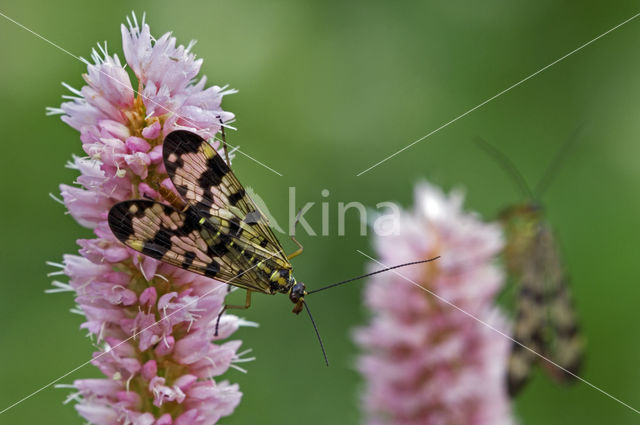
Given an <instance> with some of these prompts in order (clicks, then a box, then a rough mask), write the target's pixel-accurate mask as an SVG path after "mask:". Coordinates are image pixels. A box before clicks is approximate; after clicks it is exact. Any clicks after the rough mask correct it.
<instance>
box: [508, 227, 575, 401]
mask: <svg viewBox="0 0 640 425" xmlns="http://www.w3.org/2000/svg"><path fill="white" fill-rule="evenodd" d="M532 244H533V245H532V247H531V249H530V250H528V252H527V256H526V258H524V259H523V262H522V269H521V275H520V280H521V285H520V291H519V294H518V299H517V305H516V320H515V326H514V335H513V337H514V339H515V340H516V341H518V342H520V343H522V344H523V345H525V346H527V347H529V348H530V349H531V350H533V351H535V352H537V353H539V354H542V355H543V356H545V357H547V358H549V359H550V360H552V361H553V362H555V363H556V364H558V365H560V366H562V367H563V368H565V369H567V370H568V371H570V372H572V373H577V371H578V369H579V366H580V363H581V360H582V355H583V347H582V340H581V338H580V335H579V334H578V326H577V320H576V317H575V313H574V310H573V306H572V302H571V299H570V295H569V291H568V286H567V282H566V275H565V273H564V270H563V267H562V264H561V262H560V257H559V255H558V252H557V249H556V245H555V241H554V239H553V234H552V232H551V229H550V228H549V227H548V226H547V225H545V224H544V223H540V224H539V226H538V231H537V232H536V235H535V238H534V240H533V241H532ZM538 360H539V361H540V362H541V364H542V365H543V366H544V367H545V369H546V370H547V371H548V372H549V374H550V375H551V376H552V377H553V378H554V379H556V380H558V381H567V380H569V379H571V378H573V377H572V376H571V375H570V374H567V373H566V372H564V371H562V370H560V369H558V368H557V367H555V366H554V365H552V364H549V363H548V362H545V361H544V360H541V359H539V358H538V356H537V355H536V354H534V353H532V352H531V351H529V350H527V349H526V348H524V347H522V346H520V345H519V344H515V343H514V344H513V347H512V351H511V357H510V358H509V368H508V388H509V393H510V394H511V396H515V395H516V394H517V393H518V392H519V391H520V389H521V388H522V387H523V386H524V385H525V384H526V382H527V380H528V378H529V376H530V374H531V369H532V367H533V364H534V363H535V362H536V361H538Z"/></svg>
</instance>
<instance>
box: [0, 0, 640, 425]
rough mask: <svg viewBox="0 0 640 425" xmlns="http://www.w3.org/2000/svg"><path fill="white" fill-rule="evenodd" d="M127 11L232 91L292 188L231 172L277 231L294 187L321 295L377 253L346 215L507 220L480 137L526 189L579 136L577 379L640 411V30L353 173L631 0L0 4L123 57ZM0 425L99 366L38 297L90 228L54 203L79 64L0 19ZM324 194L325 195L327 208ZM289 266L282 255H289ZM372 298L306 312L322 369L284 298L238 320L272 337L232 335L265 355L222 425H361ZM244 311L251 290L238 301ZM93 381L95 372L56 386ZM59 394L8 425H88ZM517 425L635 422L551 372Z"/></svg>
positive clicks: (625, 31) (613, 21)
mask: <svg viewBox="0 0 640 425" xmlns="http://www.w3.org/2000/svg"><path fill="white" fill-rule="evenodd" d="M132 7H133V8H134V9H135V10H136V12H138V13H139V14H141V13H142V12H143V11H146V12H147V20H148V22H149V23H150V25H151V30H152V33H153V34H154V35H156V36H159V35H161V34H162V33H164V32H166V31H173V32H174V34H175V35H176V36H177V37H178V40H179V42H181V43H183V44H186V43H187V42H188V41H189V40H190V39H197V40H199V43H198V44H197V46H196V48H195V51H196V53H197V54H198V55H199V56H200V57H202V58H204V59H205V62H204V66H203V69H202V71H203V72H204V73H205V74H206V75H207V76H208V77H209V81H210V82H211V83H216V84H225V83H228V84H230V85H231V86H232V87H235V88H238V89H239V90H240V93H239V94H236V95H233V96H230V97H228V98H226V99H225V103H224V104H223V105H224V107H225V109H227V110H230V111H232V112H234V113H235V114H237V117H238V120H237V123H236V125H237V126H238V131H237V132H235V133H233V134H230V139H231V140H230V141H231V143H233V144H238V145H240V146H241V147H242V149H243V150H244V151H246V152H248V153H250V154H251V155H252V156H254V157H255V158H257V159H259V160H260V161H262V162H264V163H266V164H268V165H269V166H270V167H272V168H274V169H276V170H278V171H279V172H280V173H282V174H283V177H280V176H278V175H276V174H273V173H271V172H269V171H268V170H266V169H265V168H262V167H261V166H259V165H257V164H256V163H254V162H251V161H250V160H248V159H246V158H244V157H239V158H237V160H236V161H235V163H234V168H235V170H236V173H237V174H238V175H239V176H240V179H241V180H242V181H243V182H244V183H245V184H246V185H248V186H252V187H253V188H254V189H255V191H256V192H257V193H258V194H260V195H261V196H262V198H263V199H265V201H266V202H267V203H268V205H269V208H270V210H271V212H272V213H273V214H274V215H275V217H276V218H277V219H278V220H279V221H280V223H286V220H287V213H288V188H289V187H290V186H295V187H296V196H297V200H296V201H297V204H298V206H301V205H303V204H304V203H306V202H316V205H315V207H313V208H312V209H311V212H310V213H309V214H308V215H307V217H308V220H309V222H310V223H311V224H312V225H313V226H314V227H315V228H316V229H317V230H318V229H319V228H320V222H321V221H320V220H321V219H320V216H321V214H320V207H319V205H318V204H319V203H320V202H322V201H323V200H325V201H327V202H329V204H330V211H331V214H332V216H331V218H330V223H331V225H332V226H334V227H333V229H331V235H330V236H325V237H321V236H316V237H311V236H306V235H302V236H301V237H300V240H301V241H302V242H303V243H304V244H305V248H306V251H305V254H304V255H303V256H301V257H298V258H296V260H295V261H294V267H295V269H296V275H297V277H298V279H300V280H303V281H305V282H306V283H307V285H308V286H310V287H312V288H313V287H318V286H320V285H323V284H326V283H330V282H333V281H336V280H339V279H343V278H346V277H351V276H353V275H356V274H359V273H361V272H363V270H364V269H365V265H366V260H365V259H364V258H363V257H362V256H361V255H360V254H358V253H356V249H361V250H364V251H365V252H368V253H371V248H370V240H369V239H368V238H367V237H362V236H359V235H358V231H357V229H358V222H357V219H356V216H355V214H352V215H350V216H349V219H348V221H347V229H348V230H347V234H346V235H345V236H342V237H340V236H337V235H336V233H337V232H336V227H335V226H336V214H337V203H338V202H340V201H342V202H350V201H359V202H362V203H364V204H365V205H369V206H372V207H373V206H375V204H376V203H378V202H382V201H388V200H393V201H399V202H401V203H402V204H403V205H405V206H407V205H410V204H411V202H412V190H413V185H414V183H415V182H417V181H419V180H420V179H425V178H426V179H429V180H430V181H432V182H434V183H436V184H438V185H441V186H443V187H445V188H447V189H449V188H452V187H457V186H462V187H465V188H466V190H467V202H466V205H467V207H468V208H470V209H473V210H476V211H479V212H480V213H481V214H482V215H483V216H484V217H488V218H491V217H495V215H496V214H497V211H499V209H500V208H502V207H503V206H505V205H507V204H509V203H514V202H516V201H518V200H520V199H521V196H520V194H519V193H518V192H517V191H516V190H515V189H514V185H513V183H512V181H510V180H509V178H508V177H507V176H506V175H505V174H504V173H503V171H502V170H501V169H500V168H499V167H498V166H497V165H496V163H495V162H494V161H493V160H492V159H491V158H489V157H488V156H487V155H486V154H485V153H483V152H482V151H480V150H479V149H478V148H477V147H476V146H475V145H474V144H473V143H472V140H473V138H474V137H475V136H478V135H481V136H483V137H484V138H486V139H487V140H489V141H491V142H492V143H494V144H495V145H497V146H498V147H499V148H500V149H501V150H503V151H504V152H505V153H506V154H507V155H508V156H509V157H510V158H512V160H513V161H514V162H515V163H516V164H517V166H518V168H519V169H520V171H521V172H522V174H523V175H524V176H525V178H526V179H527V180H528V181H529V182H530V184H532V185H533V184H535V182H536V181H537V180H538V179H539V178H540V177H541V176H542V175H543V174H544V171H545V169H546V167H547V166H548V164H549V162H550V161H551V159H552V158H553V155H554V153H555V152H556V151H557V149H558V147H559V146H560V145H561V144H562V142H563V141H564V140H566V139H567V137H568V136H569V135H570V134H571V133H572V132H573V131H574V130H575V129H576V127H578V126H579V125H581V124H582V123H584V124H585V126H584V129H583V131H582V133H581V136H580V138H579V140H578V141H577V143H576V144H575V145H574V147H573V148H572V150H571V152H570V154H569V156H568V157H567V158H566V160H565V161H564V162H563V164H562V167H561V169H560V171H559V172H558V173H557V174H556V175H555V176H554V180H553V183H552V185H551V187H550V188H549V190H548V191H547V193H546V194H545V196H544V204H545V206H546V211H547V216H548V219H549V221H550V222H551V223H552V224H553V226H554V228H555V229H556V230H557V232H558V235H559V236H558V237H559V239H560V242H561V249H562V252H563V255H564V258H565V260H566V263H567V268H568V270H569V273H570V275H571V278H572V285H573V291H574V293H575V299H576V302H577V306H578V311H579V315H580V316H581V321H582V326H583V329H584V333H585V334H586V337H587V339H588V353H587V359H586V365H585V369H584V371H583V375H582V376H583V377H584V378H585V379H587V380H588V381H590V382H592V383H593V384H594V385H596V386H598V387H600V388H602V389H603V390H605V391H607V392H610V393H611V394H613V395H614V396H616V397H619V398H620V399H621V400H623V401H625V402H627V403H629V404H630V405H631V406H634V407H636V408H640V368H639V367H638V363H637V361H638V358H639V357H640V337H639V336H638V331H637V329H638V318H639V315H638V304H639V301H640V285H639V276H640V262H639V261H638V258H637V257H638V252H639V248H640V241H639V239H638V236H640V232H639V231H638V217H639V215H640V198H639V197H638V187H639V185H640V167H639V166H638V158H639V157H640V144H639V143H638V134H639V133H640V120H639V119H638V118H639V113H640V54H639V53H640V52H639V49H638V48H639V47H640V18H639V19H638V20H635V21H632V22H630V23H629V24H627V25H625V26H623V27H622V28H620V29H618V30H616V31H614V32H612V33H611V34H609V35H607V36H605V37H603V38H602V39H600V40H598V41H596V42H595V43H593V44H592V45H590V46H587V47H586V48H585V49H583V50H581V51H579V52H577V53H576V54H574V55H572V56H570V57H569V58H567V59H566V60H564V61H562V62H560V63H558V64H557V65H555V66H553V67H551V68H549V69H548V70H546V71H545V72H543V73H541V74H540V75H537V76H535V77H533V78H531V79H530V80H528V81H526V82H525V83H524V84H522V86H519V87H517V88H515V89H514V90H512V91H510V92H509V93H507V94H505V95H503V96H501V97H499V98H498V99H496V100H495V101H492V102H491V103H489V104H487V105H486V106H483V107H482V108H480V109H478V110H476V111H475V112H473V113H471V114H470V115H468V116H466V117H464V118H462V119H460V120H459V121H457V122H455V123H454V124H452V125H451V126H449V127H447V128H445V129H443V130H442V131H440V132H438V133H437V134H435V135H433V136H431V137H430V138H428V139H426V140H424V141H422V142H420V143H419V144H417V145H416V146H414V147H412V148H410V149H409V150H407V151H405V152H403V153H401V154H399V155H398V156H396V157H395V158H393V159H391V160H389V161H387V162H385V163H384V164H382V165H381V166H379V167H377V168H375V169H374V170H372V171H370V172H368V173H366V174H364V175H362V176H361V177H356V174H357V173H358V172H360V171H362V170H364V169H365V168H367V167H369V166H370V165H372V164H374V163H375V162H377V161H379V160H381V159H382V158H384V157H385V156H387V155H389V154H391V153H393V152H395V151H396V150H398V149H400V148H402V147H404V146H406V145H407V144H409V143H410V142H412V141H413V140H415V139H417V138H419V137H421V136H423V135H424V134H426V133H428V132H430V131H432V130H434V129H436V128H437V127H439V126H441V125H442V124H444V123H445V122H447V121H449V120H451V119H453V118H455V117H456V116H458V115H460V114H461V113H463V112H464V111H466V110H468V109H470V108H471V107H473V106H475V105H477V104H479V103H481V102H482V101H484V100H485V99H487V98H489V97H491V96H493V95H495V94H496V93H498V92H500V91H502V90H503V89H505V88H507V87H508V86H510V85H511V84H513V83H515V82H517V81H520V80H521V79H522V78H524V77H526V76H527V75H529V74H531V73H533V72H535V71H537V70H538V69H540V68H542V67H543V66H545V65H547V64H549V63H551V62H553V61H554V60H555V59H557V58H559V57H561V56H563V55H565V54H566V53H568V52H570V51H571V50H573V49H575V48H576V47H578V46H580V45H582V44H583V43H585V42H587V41H588V40H591V39H593V38H594V37H596V36H597V35H599V34H601V33H603V32H605V31H607V30H608V29H610V28H612V27H614V26H615V25H617V24H619V23H620V22H622V21H624V20H625V19H627V18H629V17H631V16H633V15H634V14H635V13H638V12H640V5H639V4H638V3H637V2H633V1H610V2H598V1H552V0H539V1H535V2H531V1H514V0H487V1H483V2H458V1H447V0H442V1H429V2H415V3H409V2H380V1H371V0H368V1H358V2H341V1H340V2H339V1H330V0H325V1H317V2H309V1H294V0H291V1H278V0H276V1H270V2H261V1H255V2H244V1H193V2H188V4H184V5H183V4H181V3H178V2H166V1H157V2H146V1H145V2H137V3H136V4H135V5H133V6H132V5H131V2H124V1H118V2H84V1H75V2H65V3H64V4H63V3H60V2H48V1H37V2H22V3H20V4H18V3H17V2H16V3H12V4H7V3H6V2H5V3H3V5H2V6H1V7H0V11H1V12H2V13H4V14H6V15H8V16H10V17H12V18H13V19H15V20H17V21H18V22H21V23H22V24H24V25H25V26H27V27H29V28H31V29H33V30H34V31H36V32H38V33H40V34H42V35H43V36H44V37H46V38H48V39H50V40H51V41H53V42H55V43H57V44H59V45H60V46H62V47H63V48H65V49H67V50H68V51H70V52H72V53H73V54H75V55H79V56H85V57H87V56H88V55H89V51H90V49H91V48H92V47H94V46H95V43H96V42H98V41H103V40H107V41H108V44H109V47H110V51H111V52H112V53H113V52H117V53H118V54H120V56H121V57H122V55H121V42H120V30H119V25H120V23H121V22H123V21H124V19H125V17H126V16H127V15H128V14H129V13H130V11H131V9H132ZM0 39H1V40H2V43H1V45H0V58H2V59H1V61H2V62H1V66H0V94H1V96H2V102H1V103H0V124H1V126H0V129H1V137H0V146H1V148H2V150H1V151H0V158H2V166H1V167H0V173H1V174H0V196H1V199H2V208H1V209H0V226H1V227H0V237H1V238H2V240H1V243H0V285H1V290H2V293H1V296H0V323H1V326H0V344H1V346H0V409H2V408H4V407H6V406H8V405H9V404H11V403H13V402H14V401H17V400H18V399H20V398H21V397H23V396H25V395H27V394H29V393H31V392H32V391H34V390H36V389H37V388H39V387H41V386H43V385H45V384H46V383H48V382H50V381H51V380H53V379H55V378H57V377H58V376H60V375H62V374H63V373H65V372H67V371H68V370H70V369H72V368H74V367H76V366H78V365H80V364H82V363H83V362H85V361H86V360H87V359H88V358H89V356H90V353H91V352H92V350H93V349H92V346H91V343H90V341H89V339H87V338H85V336H84V334H85V332H84V331H80V330H79V325H80V323H81V322H82V318H81V317H80V316H77V315H74V314H71V313H70V312H69V309H70V308H72V306H73V300H72V296H71V295H70V294H68V293H65V294H54V295H47V294H44V292H43V291H44V290H45V289H46V288H48V287H49V281H50V280H51V279H50V278H47V276H46V274H47V273H48V272H50V271H53V269H52V268H50V267H48V266H46V265H45V261H47V260H51V261H59V259H60V258H61V256H62V254H63V253H67V252H75V251H76V249H77V247H76V245H75V239H77V238H79V237H83V236H87V235H88V234H89V232H88V231H87V230H85V229H82V228H81V227H80V226H79V225H78V224H76V223H75V222H74V221H73V220H72V219H71V217H70V216H68V215H65V212H64V208H63V207H62V206H61V205H59V204H57V203H55V202H54V201H53V200H52V199H51V198H50V197H49V193H56V194H57V193H58V184H59V183H62V182H64V183H71V182H72V181H73V180H74V178H75V176H76V174H75V173H74V172H73V171H72V170H69V169H65V168H64V164H65V162H66V161H67V160H68V159H70V157H71V154H72V153H75V154H82V151H81V147H80V140H79V136H78V133H77V132H76V131H74V130H73V129H71V128H70V127H68V126H66V125H65V124H63V123H62V122H60V120H59V118H57V117H45V115H44V108H45V107H46V106H57V105H59V103H60V101H61V99H60V96H61V95H62V94H66V93H67V92H66V90H65V89H64V88H63V87H62V86H60V82H61V81H65V82H67V83H69V84H71V85H72V86H74V87H80V86H81V85H82V80H81V77H80V75H81V73H82V72H84V71H85V66H84V65H83V64H82V63H81V62H79V61H77V60H76V59H74V58H73V57H71V56H68V55H67V54H65V53H63V52H61V51H60V50H57V49H56V48H54V47H53V46H51V45H49V44H47V43H46V42H44V41H43V40H41V39H38V38H37V37H35V36H34V35H32V34H30V33H28V32H27V31H25V30H24V29H21V28H19V27H18V26H16V25H15V24H14V23H11V22H9V21H7V20H6V19H4V18H1V17H0ZM323 189H328V190H329V191H330V195H329V197H328V198H326V199H325V198H322V196H321V191H322V190H323ZM284 242H285V245H286V247H287V248H288V249H291V248H292V245H291V244H290V243H289V241H284ZM361 288H362V285H355V284H354V285H352V286H348V287H343V288H341V289H337V290H334V291H331V292H329V291H327V292H325V293H322V294H318V295H317V296H314V297H313V298H312V299H311V300H310V301H311V307H312V308H313V311H314V313H315V317H316V320H317V322H318V325H319V327H320V330H321V332H322V335H323V337H324V342H325V345H326V347H327V351H328V355H329V357H330V360H331V367H330V368H328V369H327V368H325V367H323V365H322V358H321V354H320V350H319V348H318V345H317V341H316V340H315V336H314V335H313V331H312V329H311V326H310V324H309V322H308V320H307V319H306V318H305V317H303V316H300V317H294V316H293V315H291V313H290V309H291V305H290V302H289V301H288V300H287V299H286V297H267V296H256V297H255V299H254V306H253V307H252V309H251V310H249V311H248V312H246V314H244V316H245V317H247V318H248V319H250V320H255V321H257V322H259V323H260V328H259V329H243V330H241V331H240V332H238V334H237V336H238V337H240V338H242V339H243V340H244V343H245V347H251V348H253V350H254V351H253V354H255V356H256V357H257V360H256V361H255V362H253V363H249V364H247V365H246V366H247V367H248V369H249V373H248V374H247V375H242V374H240V373H239V372H236V371H231V372H229V373H228V374H227V378H228V379H229V380H231V381H233V382H239V383H240V385H241V388H242V391H243V393H244V399H243V401H242V403H241V404H240V406H239V407H238V409H237V410H236V412H235V414H234V415H233V416H231V417H229V418H225V419H223V420H222V423H227V424H252V423H261V424H289V423H304V424H357V423H360V422H361V417H360V412H359V407H358V402H359V399H358V397H359V396H358V394H359V391H360V390H361V388H362V381H361V379H360V378H359V376H358V374H357V373H356V372H355V370H354V364H355V359H356V355H357V349H356V348H355V347H354V345H353V343H352V342H351V340H350V333H351V331H352V330H353V328H354V327H356V326H358V325H359V324H362V323H364V321H365V318H366V316H367V313H366V311H365V310H364V309H363V307H362V305H361V302H360V294H361ZM239 297H241V295H239ZM92 376H99V374H98V372H97V370H96V369H95V368H94V367H93V366H87V367H84V368H82V369H80V370H78V371H77V372H75V373H73V374H72V375H70V376H67V377H66V378H65V379H64V380H63V381H62V382H63V383H70V382H72V380H73V379H77V378H84V377H92ZM66 395H67V390H61V389H53V388H48V389H46V390H44V391H42V392H40V393H39V394H37V395H35V396H33V397H32V398H30V399H29V400H27V401H25V402H24V403H22V404H20V405H18V406H16V407H15V408H13V409H12V410H10V411H8V412H7V413H5V414H3V415H0V423H2V424H37V423H55V424H63V423H64V424H81V423H82V422H83V421H82V420H81V419H80V418H79V417H78V416H77V415H76V413H75V411H74V409H73V407H72V406H71V405H70V404H69V405H63V404H62V401H63V400H64V398H65V396H66ZM516 412H517V415H518V416H519V417H520V419H521V422H522V423H523V424H537V423H541V424H546V425H551V424H566V423H580V424H584V425H586V424H601V423H615V424H627V423H637V421H638V419H639V416H638V415H637V414H636V413H634V412H633V411H631V410H629V409H628V408H626V407H624V406H622V405H621V404H619V403H617V402H615V401H613V400H612V399H610V398H607V397H606V396H605V395H603V394H602V393H600V392H598V391H596V390H595V389H593V388H590V387H589V386H587V385H585V384H582V383H579V384H577V385H575V386H572V387H570V388H561V387H557V386H555V385H554V384H552V383H551V382H550V381H549V380H548V379H546V378H545V377H544V376H542V375H541V374H538V375H536V377H535V379H534V380H533V382H532V383H531V385H530V386H529V387H528V388H527V389H526V390H525V391H524V393H523V394H522V395H521V397H520V398H519V399H518V400H517V403H516Z"/></svg>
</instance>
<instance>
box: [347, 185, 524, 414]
mask: <svg viewBox="0 0 640 425" xmlns="http://www.w3.org/2000/svg"><path fill="white" fill-rule="evenodd" d="M462 202H463V196H461V195H460V194H458V193H454V194H451V195H449V196H447V195H445V194H443V193H442V192H441V191H440V190H439V189H437V188H435V187H433V186H431V185H429V184H426V183H423V184H421V185H419V186H418V187H417V189H416V206H415V209H414V211H413V212H404V213H402V215H401V217H400V219H399V223H398V227H397V230H398V232H397V233H396V234H394V235H392V236H384V237H382V236H378V237H377V239H376V246H377V251H378V253H379V262H380V263H382V264H384V265H385V266H387V265H394V264H400V263H404V262H407V261H408V260H412V259H424V258H431V257H434V256H438V255H439V256H440V258H439V259H438V260H437V261H433V262H430V263H424V264H421V265H416V266H411V267H407V268H403V269H400V270H399V271H398V272H397V273H395V272H388V273H382V274H378V275H375V276H374V277H373V278H372V279H371V280H370V281H369V282H368V283H367V286H366V293H365V302H366V304H367V306H368V307H369V308H370V309H371V310H372V312H373V317H372V319H371V323H370V324H369V325H368V326H367V327H364V328H361V329H358V330H357V331H356V334H355V338H356V341H357V342H358V344H359V345H360V346H361V347H362V348H363V349H364V350H365V353H364V354H362V355H361V356H360V358H359V361H358V367H359V369H360V371H361V372H362V373H363V375H364V377H365V380H366V391H365V395H364V400H363V404H364V410H365V415H366V419H367V422H366V423H368V424H370V425H382V424H393V425H414V424H415V425H418V424H420V425H454V424H468V425H485V424H486V425H489V424H491V425H503V424H504V425H506V424H511V423H513V420H512V418H511V412H510V407H509V398H508V396H507V394H506V388H505V386H504V381H505V379H504V376H505V371H506V365H507V358H508V355H509V348H510V343H509V340H508V339H506V338H505V337H504V336H502V335H500V334H499V333H497V332H495V329H499V330H500V331H503V332H508V331H507V329H508V326H507V323H506V321H505V319H504V317H503V316H502V315H501V313H500V312H499V311H498V310H497V308H496V307H494V306H493V305H492V300H493V298H494V296H495V294H496V292H497V291H498V290H499V288H500V286H501V285H502V283H503V276H502V274H501V272H500V269H499V268H497V267H496V266H495V265H494V264H493V258H494V256H495V255H496V254H497V253H498V252H499V251H500V249H501V247H502V238H501V233H500V229H499V227H498V226H496V225H493V224H485V223H483V222H481V221H480V220H479V219H478V218H477V217H476V216H475V215H472V214H465V213H464V212H463V211H462ZM380 267H382V266H381V265H379V264H378V265H377V267H376V268H380ZM429 292H431V293H429ZM434 294H435V295H437V296H434ZM439 298H440V299H439ZM443 300H446V301H443ZM454 306H456V307H458V308H456V307H454ZM461 310H463V311H464V312H466V313H468V314H470V315H472V316H474V317H475V318H477V319H478V320H479V321H478V320H474V319H473V318H472V317H470V316H469V315H467V314H465V313H464V312H463V311H461ZM481 322H484V323H485V324H488V325H490V326H491V327H493V328H494V329H491V328H490V327H488V326H485V325H483V324H482V323H481Z"/></svg>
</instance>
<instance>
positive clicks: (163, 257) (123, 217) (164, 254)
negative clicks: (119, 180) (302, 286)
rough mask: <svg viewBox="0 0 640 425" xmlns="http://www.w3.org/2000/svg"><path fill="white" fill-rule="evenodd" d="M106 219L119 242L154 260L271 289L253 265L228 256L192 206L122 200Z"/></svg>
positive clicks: (236, 283)
mask: <svg viewBox="0 0 640 425" xmlns="http://www.w3.org/2000/svg"><path fill="white" fill-rule="evenodd" d="M108 221H109V227H110V228H111V231H112V232H113V234H114V235H115V236H116V237H117V238H118V239H119V240H120V241H121V242H123V243H124V244H125V245H127V246H129V247H130V248H133V249H134V250H136V251H139V252H141V253H143V254H145V255H148V256H150V257H152V258H155V259H156V260H160V261H162V262H165V263H168V264H171V265H174V266H177V267H181V268H183V269H186V270H189V271H192V272H195V273H198V274H201V275H203V276H207V277H211V278H215V279H217V280H220V281H223V282H225V283H228V284H230V285H234V286H238V287H241V288H245V289H249V290H253V291H260V292H265V293H271V291H270V288H269V285H268V284H267V283H264V280H263V279H260V277H259V276H258V272H257V270H255V268H254V267H251V266H246V265H245V264H243V263H241V262H238V261H234V260H233V259H231V257H230V256H229V255H228V252H227V250H226V248H225V246H226V245H225V244H224V242H223V241H222V239H220V240H218V241H216V240H214V239H213V235H211V232H208V231H207V230H206V229H203V227H202V225H201V224H200V217H199V215H198V214H197V213H196V212H195V211H194V210H193V209H192V208H188V209H187V210H186V211H185V212H179V211H176V210H175V209H173V208H172V207H170V206H167V205H163V204H161V203H158V202H154V201H150V200H132V201H124V202H120V203H118V204H116V205H114V206H113V207H112V208H111V210H110V211H109V218H108ZM203 235H205V236H207V237H208V238H209V239H205V237H204V236H203ZM216 242H217V243H216Z"/></svg>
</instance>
